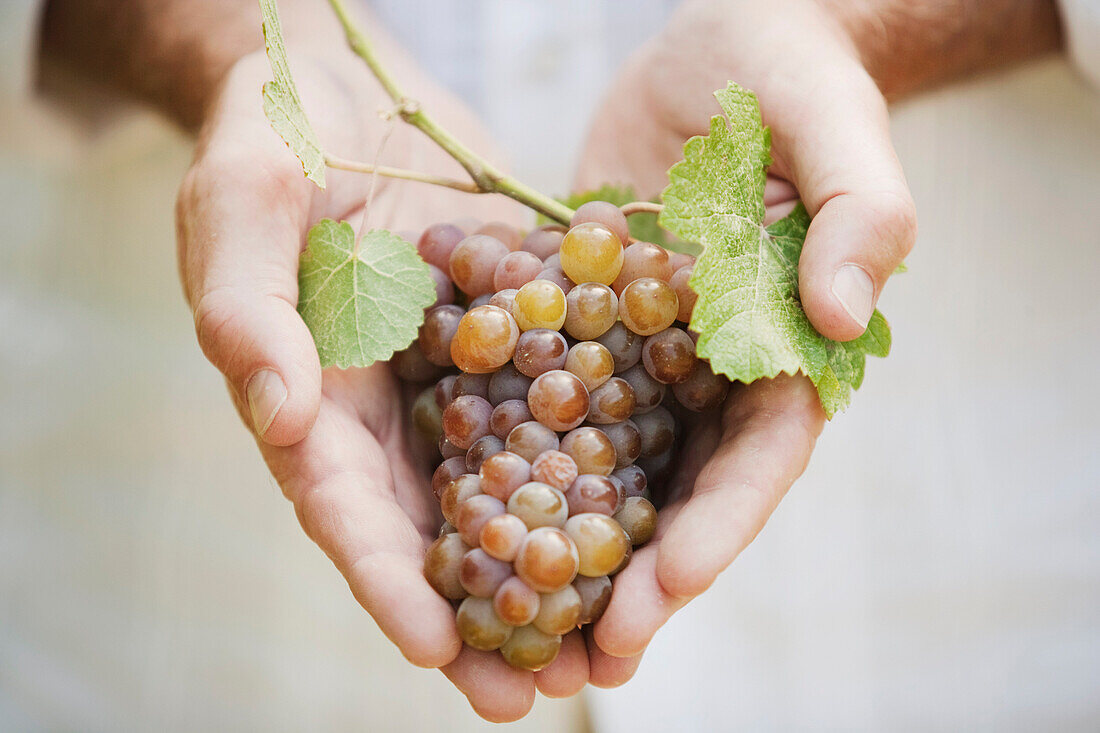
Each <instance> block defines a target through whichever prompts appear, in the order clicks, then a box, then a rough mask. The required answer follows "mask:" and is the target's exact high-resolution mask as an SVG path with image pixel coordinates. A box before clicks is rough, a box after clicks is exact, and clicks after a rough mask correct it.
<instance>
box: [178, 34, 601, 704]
mask: <svg viewBox="0 0 1100 733" xmlns="http://www.w3.org/2000/svg"><path fill="white" fill-rule="evenodd" d="M294 62H295V75H296V80H297V85H298V88H299V91H300V92H301V94H302V96H303V98H304V101H305V105H306V108H307V109H308V110H309V112H310V116H311V121H312V122H313V124H314V126H315V128H316V129H317V131H318V136H319V137H320V139H321V141H322V143H323V144H324V145H325V146H326V148H327V149H329V150H332V151H333V152H334V153H337V154H339V155H341V156H344V157H348V158H355V159H359V160H363V161H367V162H372V161H373V160H374V156H375V152H376V148H377V145H378V140H379V139H380V138H381V136H382V135H383V134H384V132H385V127H384V126H385V125H386V124H390V123H384V122H382V121H381V120H380V119H379V117H378V114H377V112H378V111H379V109H382V108H384V107H385V106H387V105H386V103H385V98H384V97H383V96H382V94H381V90H380V89H379V88H378V86H377V84H376V83H375V82H374V81H373V79H372V78H371V77H370V76H369V75H368V74H367V73H366V69H365V67H362V65H361V63H360V62H359V61H358V60H357V59H353V58H351V57H348V58H347V63H344V61H342V60H341V61H336V62H333V61H331V60H318V59H309V58H307V57H304V56H302V55H295V56H294ZM402 75H403V78H409V77H412V78H413V80H414V81H415V83H416V85H415V86H414V87H410V88H415V89H416V90H417V93H418V94H423V93H425V91H427V92H428V93H429V94H431V96H430V98H427V99H425V100H424V101H425V102H428V103H429V106H430V108H431V109H432V111H433V113H434V114H436V115H437V117H438V118H439V119H440V120H441V121H442V122H443V123H444V124H446V125H447V126H448V127H449V128H450V129H451V130H452V131H453V132H454V133H455V134H456V136H458V137H459V138H460V139H462V140H463V141H465V142H467V143H468V144H470V145H472V146H474V147H475V148H477V149H479V150H482V151H486V152H490V153H491V154H492V149H493V147H494V146H493V145H492V143H491V141H490V139H489V137H488V135H487V133H485V132H484V131H483V130H482V129H481V127H480V126H479V125H478V124H477V123H476V121H474V120H473V119H472V118H471V117H470V116H469V115H468V114H467V113H466V112H465V111H464V110H463V109H461V107H460V106H459V105H457V103H455V102H454V101H453V100H452V99H451V98H450V97H449V96H447V95H446V94H444V93H442V92H438V91H433V90H432V89H431V87H430V85H429V84H428V83H427V82H426V81H425V80H423V79H422V78H420V79H417V78H416V76H415V74H414V73H412V72H411V71H409V70H405V69H402ZM269 78H270V69H269V68H268V65H267V61H266V59H265V58H264V57H263V55H262V54H256V55H253V56H250V57H246V58H245V59H243V60H242V61H240V62H239V63H238V64H237V65H236V67H235V68H234V69H233V71H232V72H230V74H229V75H228V78H227V80H226V82H225V84H224V86H223V89H222V91H221V93H220V95H219V96H218V98H217V101H216V102H215V103H214V104H213V106H212V109H211V112H210V114H209V116H208V119H207V120H206V122H205V124H204V126H203V130H202V134H201V139H200V143H199V146H198V150H197V154H196V157H195V161H194V163H193V165H192V166H191V169H190V170H189V172H188V173H187V175H186V177H185V179H184V182H183V184H182V186H181V188H180V193H179V199H178V203H177V219H178V235H179V264H180V272H181V277H182V280H183V285H184V290H185V292H186V295H187V299H188V301H189V302H190V304H191V306H192V308H193V310H194V315H195V327H196V331H197V333H198V338H199V343H200V345H201V346H202V349H203V352H204V353H205V354H206V356H207V357H208V358H209V359H210V361H211V362H213V364H214V365H215V366H216V367H217V368H218V369H219V370H220V371H221V372H222V373H223V374H224V375H225V378H226V382H227V384H228V387H229V392H230V395H231V396H232V398H233V400H234V402H235V403H236V405H237V409H238V411H239V412H240V414H241V417H242V418H243V419H244V422H245V424H246V425H247V426H248V427H249V428H250V429H251V430H252V431H253V432H254V434H255V435H256V440H257V443H258V445H259V448H260V451H261V453H262V454H263V456H264V459H265V460H266V461H267V464H268V466H269V468H270V469H271V472H272V474H273V475H274V477H275V479H276V480H277V481H278V483H279V485H280V486H281V487H282V490H283V493H284V494H285V495H286V497H287V498H288V499H289V500H290V501H291V502H293V504H294V509H295V512H296V513H297V516H298V519H299V521H300V523H301V525H302V527H303V529H304V530H305V532H306V534H307V535H309V537H310V538H311V539H313V541H315V542H316V543H317V544H318V545H319V546H320V547H321V549H322V550H324V552H325V553H326V554H327V555H328V556H329V557H330V558H331V559H332V561H333V563H334V564H335V565H336V567H337V569H339V571H340V572H341V573H342V574H343V575H344V577H345V579H346V580H347V582H348V585H349V586H350V587H351V591H352V593H353V594H354V596H355V598H356V599H357V600H358V601H359V603H360V604H362V606H363V607H364V608H365V609H366V610H367V612H368V613H370V614H371V616H373V617H374V619H375V621H376V622H377V623H378V625H379V627H380V628H381V630H382V631H383V632H384V633H385V634H386V635H387V636H388V637H389V638H390V639H391V640H392V641H393V642H394V643H395V644H396V645H397V646H398V648H399V649H400V650H401V653H402V654H404V655H405V657H407V658H408V659H409V660H410V661H411V662H413V663H414V664H416V665H419V666H423V667H441V668H442V669H443V672H444V673H445V674H446V675H447V676H448V677H449V678H450V679H451V680H452V681H453V682H454V684H455V685H456V686H457V687H458V688H459V689H460V690H461V691H462V692H463V693H464V694H465V695H466V696H467V697H468V698H469V700H470V703H471V705H472V706H473V707H474V709H475V710H476V711H477V712H478V713H479V714H480V715H482V716H483V717H485V718H487V719H489V720H493V721H505V720H514V719H516V718H519V717H522V716H523V715H525V714H526V713H527V711H528V710H529V709H530V707H531V705H532V703H533V702H534V695H535V689H536V685H537V686H538V687H539V688H540V689H542V690H543V691H544V692H545V693H546V694H550V695H564V694H573V693H574V692H576V691H578V690H579V689H580V688H582V687H583V686H584V685H585V684H586V682H587V681H588V679H589V665H588V657H587V654H586V652H585V648H584V643H583V641H580V639H579V637H577V638H576V639H573V640H572V641H571V642H569V643H567V644H566V645H565V646H564V647H563V652H562V654H561V655H560V656H559V658H558V660H557V661H556V662H555V664H553V665H551V667H549V668H547V669H546V670H543V671H542V672H539V673H537V674H532V673H531V672H527V671H522V670H517V669H513V668H512V667H510V666H508V664H507V663H506V662H504V660H503V659H502V658H501V656H500V655H499V654H497V653H491V654H490V653H487V652H478V651H474V650H471V649H466V648H463V646H462V643H461V640H460V639H459V637H458V633H457V631H456V629H455V614H454V611H453V609H452V608H451V605H450V603H448V602H447V601H446V600H445V599H443V598H442V597H440V596H439V595H437V594H436V592H435V591H434V590H433V589H432V588H431V586H429V585H428V583H427V581H426V580H425V579H424V575H423V570H422V564H423V556H424V550H425V549H426V547H427V546H428V544H429V543H430V542H431V541H432V540H433V539H434V538H435V536H436V534H437V532H438V529H439V526H440V523H441V518H440V516H439V509H438V504H437V503H436V501H435V499H434V497H433V495H432V492H431V488H430V485H429V479H430V466H429V463H428V461H427V460H426V458H425V455H424V453H423V451H422V449H420V448H419V447H418V444H417V442H416V441H417V439H416V438H414V437H413V436H412V431H411V429H410V426H409V410H408V404H407V403H406V402H405V401H403V399H402V394H401V392H402V390H401V389H400V387H399V385H398V384H397V383H396V380H395V379H394V376H393V375H392V374H391V372H390V369H389V367H388V366H387V365H385V364H377V365H374V366H372V367H369V368H366V369H349V370H345V371H340V370H336V369H331V370H327V371H324V372H322V370H321V368H320V364H319V362H318V357H317V351H316V348H315V347H314V344H313V340H312V337H311V336H310V333H309V330H308V329H307V328H306V325H305V323H304V322H303V321H302V319H301V317H300V316H299V315H298V312H297V310H296V304H297V301H298V258H299V255H300V254H301V252H302V248H303V245H304V242H305V235H306V232H307V231H308V229H309V227H310V226H311V225H312V224H314V223H315V222H316V221H318V220H319V219H321V218H322V217H325V216H328V217H332V218H335V219H346V220H348V221H350V222H352V224H353V226H356V227H358V226H359V224H360V222H361V220H362V216H361V214H362V205H363V201H364V198H365V194H366V190H367V187H368V185H369V179H368V177H367V176H362V175H356V174H349V173H342V172H339V171H333V170H329V172H328V182H329V186H328V189H327V190H326V191H320V190H319V189H317V188H316V187H315V186H314V185H313V184H312V183H310V182H308V181H307V180H306V179H305V178H304V176H303V175H302V169H301V166H300V164H299V163H298V161H297V159H296V158H295V157H294V155H293V154H292V153H291V152H290V150H289V149H288V148H287V146H286V145H285V144H284V143H283V141H282V140H281V139H280V138H279V137H278V135H276V134H275V132H274V131H273V130H272V129H271V126H270V125H269V124H268V121H267V119H266V118H265V117H264V114H263V110H262V104H261V94H260V90H261V87H262V86H263V83H264V82H265V81H266V80H267V79H269ZM393 124H394V129H393V132H392V135H391V136H390V139H389V141H388V142H387V143H386V152H387V153H388V154H387V155H385V156H384V157H383V161H382V162H383V163H385V164H389V165H396V166H403V167H409V168H415V169H417V170H424V171H429V172H433V173H440V174H450V175H454V176H456V177H458V176H461V175H462V174H463V172H462V170H461V169H460V168H459V167H458V166H457V164H456V163H455V162H454V161H453V160H451V159H450V158H449V157H447V155H446V154H445V153H443V152H442V151H440V150H439V149H438V148H437V147H436V146H435V144H434V143H432V142H430V141H429V140H428V139H427V138H426V137H424V136H423V135H422V134H421V133H420V132H419V131H417V130H414V129H412V128H411V127H409V126H407V125H404V124H402V123H400V122H396V123H393ZM497 159H499V156H497ZM460 217H474V218H477V219H480V220H483V221H489V220H502V221H509V222H511V223H513V224H519V223H521V222H522V220H523V218H524V212H523V210H522V209H521V208H519V207H518V206H517V205H515V204H512V203H511V202H509V201H508V200H507V199H505V198H503V197H500V196H473V195H470V194H465V193H460V192H456V191H453V190H450V189H442V188H437V187H433V186H426V185H424V184H419V183H408V182H394V181H392V180H387V179H379V180H378V182H377V186H376V191H375V195H374V199H373V202H372V204H371V209H370V215H369V226H371V227H386V228H390V229H396V230H401V229H416V230H419V229H420V228H422V227H424V226H425V225H426V224H430V223H433V222H437V221H446V220H449V219H457V218H460ZM596 673H597V674H598V670H597V672H596Z"/></svg>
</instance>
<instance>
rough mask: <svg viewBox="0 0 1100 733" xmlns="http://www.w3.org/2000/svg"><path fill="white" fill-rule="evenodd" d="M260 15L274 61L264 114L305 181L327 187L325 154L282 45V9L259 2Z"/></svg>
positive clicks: (268, 1) (269, 56) (269, 55)
mask: <svg viewBox="0 0 1100 733" xmlns="http://www.w3.org/2000/svg"><path fill="white" fill-rule="evenodd" d="M260 12H261V14H262V15H263V28H264V45H265V47H266V49H267V59H268V61H270V62H271V73H272V74H273V75H274V76H275V78H274V79H273V80H272V81H269V82H267V83H266V84H264V114H265V115H267V119H268V121H269V122H271V126H272V127H273V128H275V132H277V133H279V136H280V137H282V138H283V140H284V141H285V142H286V144H287V145H288V146H290V149H291V150H293V151H294V154H295V155H297V156H298V160H300V161H302V170H303V171H304V172H305V174H306V178H308V179H309V180H311V181H313V182H314V183H316V184H317V186H318V187H319V188H324V187H325V154H324V152H323V151H322V150H321V143H320V142H319V141H318V140H317V134H316V133H315V132H314V131H313V126H312V125H310V124H309V118H308V117H306V111H305V109H304V108H303V107H302V100H301V98H300V97H299V96H298V88H297V87H296V86H294V78H293V77H292V76H291V75H290V63H289V62H288V61H287V56H286V44H285V43H284V42H283V29H282V25H281V24H280V23H279V8H278V6H277V5H276V2H275V0H260Z"/></svg>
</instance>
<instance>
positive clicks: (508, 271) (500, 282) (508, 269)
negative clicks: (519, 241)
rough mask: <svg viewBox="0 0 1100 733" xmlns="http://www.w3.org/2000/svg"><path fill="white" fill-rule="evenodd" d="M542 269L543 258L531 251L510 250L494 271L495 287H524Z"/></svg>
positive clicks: (500, 288) (503, 288)
mask: <svg viewBox="0 0 1100 733" xmlns="http://www.w3.org/2000/svg"><path fill="white" fill-rule="evenodd" d="M542 270H543V267H542V260H541V259H539V258H538V257H536V256H535V255H533V254H531V253H530V252H509V253H508V254H507V255H505V257H504V259H502V260H501V261H500V262H498V263H497V267H496V270H494V271H493V287H494V288H496V289H497V290H505V289H507V288H522V287H523V286H524V285H526V284H527V283H529V282H531V281H532V280H534V279H535V278H537V277H538V276H539V273H540V272H542Z"/></svg>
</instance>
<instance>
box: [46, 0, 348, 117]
mask: <svg viewBox="0 0 1100 733" xmlns="http://www.w3.org/2000/svg"><path fill="white" fill-rule="evenodd" d="M279 9H280V11H281V14H282V15H283V20H284V30H285V32H286V33H287V34H288V36H289V40H290V41H291V42H294V43H296V44H299V45H305V44H309V45H315V46H318V47H323V46H324V43H323V42H321V41H322V39H328V41H329V44H328V45H329V46H333V45H338V44H333V43H332V40H333V39H339V37H340V36H339V35H337V34H338V33H339V28H338V27H337V26H336V24H335V22H334V21H333V20H332V18H331V13H329V12H327V7H326V6H325V4H324V3H323V2H321V1H320V0H280V2H279ZM262 48H263V33H262V31H261V23H260V10H259V4H258V3H257V2H256V0H49V2H48V3H47V5H46V9H45V12H44V15H43V20H42V34H41V54H40V58H41V76H42V79H43V80H44V83H45V84H46V85H47V86H49V84H50V83H51V80H54V79H57V78H58V77H76V78H77V79H79V80H80V81H81V82H88V83H94V84H97V85H102V86H106V87H108V88H109V89H111V90H113V91H118V92H121V93H123V94H125V95H127V96H129V97H133V98H135V99H138V100H141V101H143V102H146V103H149V104H152V105H153V106H155V107H156V108H158V109H159V110H161V111H163V112H164V113H166V114H167V115H169V116H170V117H171V118H172V119H174V120H175V121H176V122H178V123H180V124H181V125H183V126H184V127H185V128H188V129H195V128H197V127H198V126H199V124H201V122H202V120H203V118H204V114H205V111H206V109H207V108H208V107H209V105H210V102H211V100H212V99H213V98H214V96H215V94H216V92H217V90H218V88H219V85H220V83H221V80H222V79H223V78H224V76H225V74H226V72H227V71H228V70H229V68H230V67H232V65H233V64H234V62H236V61H237V60H238V59H240V58H241V57H242V56H244V55H245V54H248V53H250V52H252V51H256V50H259V49H262Z"/></svg>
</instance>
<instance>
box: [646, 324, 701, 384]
mask: <svg viewBox="0 0 1100 733" xmlns="http://www.w3.org/2000/svg"><path fill="white" fill-rule="evenodd" d="M697 361H698V359H697V358H696V356H695V342H694V341H692V340H691V337H690V336H688V335H687V332H685V331H683V330H681V329H679V328H666V329H665V330H663V331H661V332H659V333H655V334H653V335H652V336H650V337H649V338H647V339H646V340H645V345H644V346H642V364H644V365H645V370H646V371H647V372H649V376H651V377H653V378H654V379H656V380H657V381H658V382H661V383H663V384H679V383H680V382H686V381H687V380H688V379H689V378H690V377H691V375H692V373H693V372H694V371H695V366H696V362H697ZM707 371H708V372H709V371H710V368H709V367H708V368H707ZM699 386H702V387H705V386H706V385H705V384H703V383H700V385H699ZM685 394H686V392H685Z"/></svg>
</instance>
